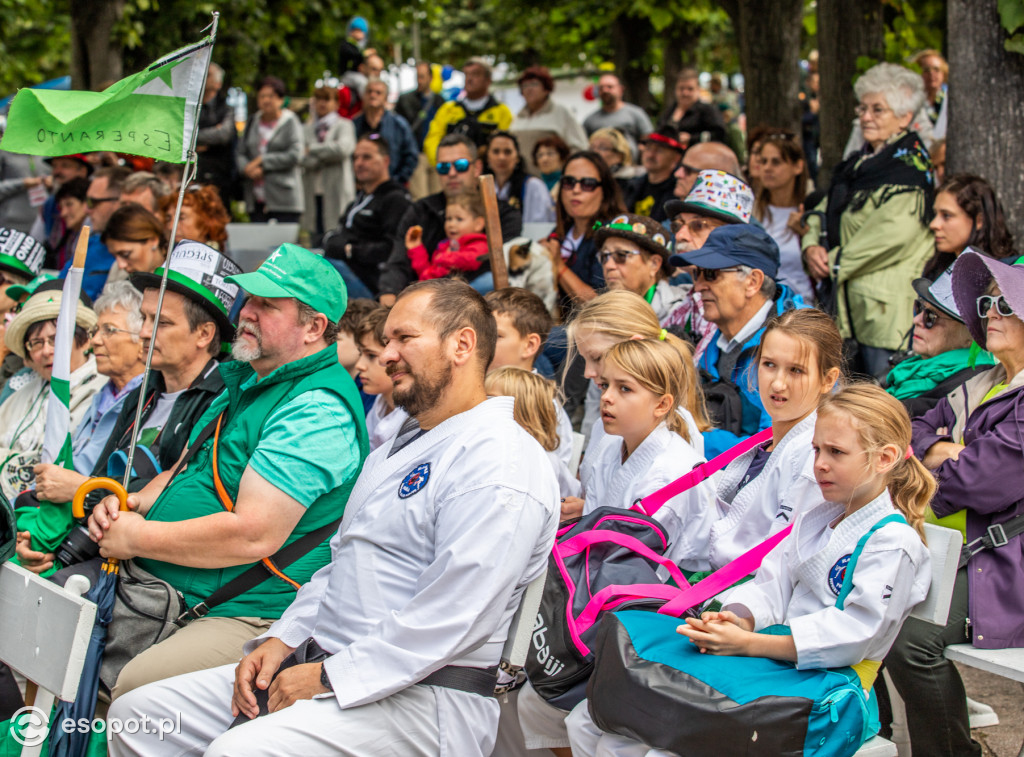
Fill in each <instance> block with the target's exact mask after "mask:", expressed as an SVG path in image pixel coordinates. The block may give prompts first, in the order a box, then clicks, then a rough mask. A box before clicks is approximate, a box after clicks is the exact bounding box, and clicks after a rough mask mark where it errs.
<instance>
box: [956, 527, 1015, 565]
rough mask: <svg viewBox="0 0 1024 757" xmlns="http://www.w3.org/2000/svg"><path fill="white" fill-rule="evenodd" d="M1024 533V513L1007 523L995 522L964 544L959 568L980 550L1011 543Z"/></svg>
mask: <svg viewBox="0 0 1024 757" xmlns="http://www.w3.org/2000/svg"><path fill="white" fill-rule="evenodd" d="M1020 534H1024V515H1017V516H1015V517H1013V518H1010V519H1009V520H1008V521H1006V522H1005V523H995V524H993V525H991V526H989V527H988V528H987V529H985V533H984V535H982V536H979V537H978V538H977V539H975V540H974V541H972V542H970V543H968V544H964V546H963V547H962V548H961V549H960V563H959V564H958V565H957V568H962V567H964V566H965V565H967V563H968V562H969V561H970V559H971V558H972V557H974V556H975V555H976V554H978V553H979V552H984V551H985V550H986V549H996V548H998V547H1002V546H1004V545H1005V544H1007V543H1009V541H1010V539H1012V538H1013V537H1014V536H1019V535H1020Z"/></svg>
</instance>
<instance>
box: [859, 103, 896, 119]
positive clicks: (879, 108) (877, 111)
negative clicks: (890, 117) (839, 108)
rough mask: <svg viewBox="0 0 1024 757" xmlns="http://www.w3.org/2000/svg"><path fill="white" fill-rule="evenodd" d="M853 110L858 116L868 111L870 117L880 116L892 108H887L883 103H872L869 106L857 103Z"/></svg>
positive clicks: (890, 111) (889, 111)
mask: <svg viewBox="0 0 1024 757" xmlns="http://www.w3.org/2000/svg"><path fill="white" fill-rule="evenodd" d="M853 112H854V113H856V114H857V115H858V116H866V115H867V114H868V113H870V114H871V117H872V118H881V117H882V116H884V115H885V114H886V113H892V112H893V109H892V108H887V107H885V106H884V105H872V106H871V107H870V108H869V107H868V106H867V105H858V106H857V107H856V108H854V109H853Z"/></svg>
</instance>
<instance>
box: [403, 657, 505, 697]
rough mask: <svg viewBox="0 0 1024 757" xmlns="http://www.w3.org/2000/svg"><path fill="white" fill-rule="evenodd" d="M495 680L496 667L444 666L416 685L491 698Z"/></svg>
mask: <svg viewBox="0 0 1024 757" xmlns="http://www.w3.org/2000/svg"><path fill="white" fill-rule="evenodd" d="M497 680H498V667H497V666H494V667H493V668H463V667H459V666H458V665H446V666H445V667H443V668H441V669H440V670H435V671H434V672H433V673H431V674H430V675H428V676H427V677H426V678H424V679H423V680H422V681H419V683H418V684H417V685H418V686H443V687H444V688H446V689H455V690H456V691H465V692H466V693H468V694H479V695H480V696H482V697H493V696H494V686H495V684H496V683H497Z"/></svg>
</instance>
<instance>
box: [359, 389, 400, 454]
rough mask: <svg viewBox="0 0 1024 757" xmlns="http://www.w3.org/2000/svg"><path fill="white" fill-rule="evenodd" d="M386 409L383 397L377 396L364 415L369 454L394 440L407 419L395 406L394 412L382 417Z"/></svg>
mask: <svg viewBox="0 0 1024 757" xmlns="http://www.w3.org/2000/svg"><path fill="white" fill-rule="evenodd" d="M387 407H388V406H387V403H386V402H385V401H384V396H383V395H380V394H378V395H377V399H375V400H374V401H373V405H372V406H371V407H370V412H368V413H367V414H366V433H367V435H368V436H369V438H370V452H373V451H374V450H375V449H377V447H379V446H381V445H382V444H384V442H387V441H390V440H391V439H394V438H395V435H396V434H397V433H398V432H399V430H400V429H401V428H402V424H403V423H405V421H406V419H407V418H408V417H409V414H408V413H407V412H405V409H404V408H401V407H399V406H397V405H396V406H395V409H394V410H392V411H391V412H390V413H388V414H387V415H384V411H385V410H386V409H387Z"/></svg>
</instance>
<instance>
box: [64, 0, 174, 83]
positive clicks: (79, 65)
mask: <svg viewBox="0 0 1024 757" xmlns="http://www.w3.org/2000/svg"><path fill="white" fill-rule="evenodd" d="M70 6H71V86H72V88H73V89H92V90H101V89H105V88H106V87H108V86H110V85H111V84H113V83H114V82H116V81H118V80H119V79H122V78H123V77H124V60H123V57H122V56H123V53H124V48H123V46H122V45H121V42H120V41H119V40H117V39H116V35H115V34H114V26H115V25H116V24H117V22H118V21H120V20H121V17H122V15H123V14H124V0H74V2H72V3H71V4H70ZM163 52H168V51H154V54H153V55H152V58H153V59H156V58H158V57H159V55H160V54H162V53H163Z"/></svg>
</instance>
